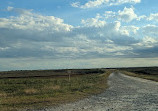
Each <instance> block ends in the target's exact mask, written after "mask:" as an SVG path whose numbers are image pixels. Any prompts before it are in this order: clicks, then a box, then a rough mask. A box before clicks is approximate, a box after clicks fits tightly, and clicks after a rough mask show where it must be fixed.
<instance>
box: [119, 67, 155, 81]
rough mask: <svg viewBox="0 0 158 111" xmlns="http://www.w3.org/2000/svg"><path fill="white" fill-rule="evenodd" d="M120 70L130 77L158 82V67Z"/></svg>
mask: <svg viewBox="0 0 158 111" xmlns="http://www.w3.org/2000/svg"><path fill="white" fill-rule="evenodd" d="M119 70H120V71H121V72H123V73H124V74H126V75H129V76H134V77H140V78H143V79H148V80H153V81H157V82H158V67H137V68H121V69H119Z"/></svg>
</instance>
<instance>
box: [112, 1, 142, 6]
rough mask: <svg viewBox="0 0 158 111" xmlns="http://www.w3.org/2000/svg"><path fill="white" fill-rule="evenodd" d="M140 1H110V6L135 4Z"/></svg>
mask: <svg viewBox="0 0 158 111" xmlns="http://www.w3.org/2000/svg"><path fill="white" fill-rule="evenodd" d="M140 2H141V0H116V1H113V0H111V3H110V5H122V4H127V3H128V4H137V3H140Z"/></svg>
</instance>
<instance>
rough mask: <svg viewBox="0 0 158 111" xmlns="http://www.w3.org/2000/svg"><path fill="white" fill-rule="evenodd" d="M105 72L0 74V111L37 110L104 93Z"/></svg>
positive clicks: (20, 72) (106, 71)
mask: <svg viewBox="0 0 158 111" xmlns="http://www.w3.org/2000/svg"><path fill="white" fill-rule="evenodd" d="M109 74H110V71H109V70H101V69H86V70H83V69H82V70H75V69H71V70H70V69H69V70H38V71H9V72H0V110H1V111H9V110H13V111H16V110H19V109H34V108H36V109H38V108H42V107H49V106H53V105H59V104H62V103H66V102H73V101H76V100H79V99H82V98H85V97H88V96H90V95H92V94H98V93H101V92H102V91H104V90H105V89H106V88H107V87H108V85H107V77H108V76H109Z"/></svg>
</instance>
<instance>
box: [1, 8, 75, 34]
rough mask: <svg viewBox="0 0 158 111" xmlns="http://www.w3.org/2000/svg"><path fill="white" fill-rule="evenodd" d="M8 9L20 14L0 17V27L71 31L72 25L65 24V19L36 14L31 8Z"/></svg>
mask: <svg viewBox="0 0 158 111" xmlns="http://www.w3.org/2000/svg"><path fill="white" fill-rule="evenodd" d="M7 9H8V11H12V10H15V11H16V12H19V14H20V15H19V16H17V17H14V16H12V17H10V18H0V28H10V29H22V30H37V31H43V30H48V31H50V32H59V31H70V30H71V28H72V26H71V25H68V24H65V23H64V21H63V19H60V18H57V17H54V16H42V15H39V14H34V13H32V12H31V10H24V9H16V8H13V7H8V8H7Z"/></svg>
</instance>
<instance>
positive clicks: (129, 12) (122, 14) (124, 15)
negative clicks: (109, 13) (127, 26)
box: [118, 7, 137, 22]
mask: <svg viewBox="0 0 158 111" xmlns="http://www.w3.org/2000/svg"><path fill="white" fill-rule="evenodd" d="M118 19H119V20H122V21H125V22H130V21H132V20H134V19H137V15H136V14H135V12H134V9H133V8H126V7H125V8H124V10H123V11H118Z"/></svg>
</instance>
